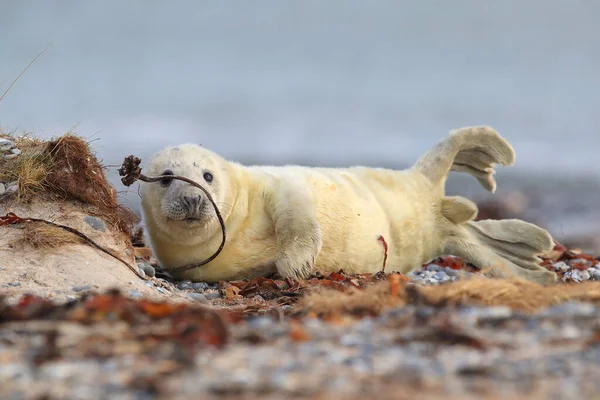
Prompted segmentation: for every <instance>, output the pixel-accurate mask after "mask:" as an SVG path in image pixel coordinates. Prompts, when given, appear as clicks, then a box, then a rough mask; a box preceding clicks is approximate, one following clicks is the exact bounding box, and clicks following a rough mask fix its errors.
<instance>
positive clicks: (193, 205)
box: [183, 194, 202, 213]
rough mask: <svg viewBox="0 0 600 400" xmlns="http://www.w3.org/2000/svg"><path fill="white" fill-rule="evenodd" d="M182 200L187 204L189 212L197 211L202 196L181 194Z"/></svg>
mask: <svg viewBox="0 0 600 400" xmlns="http://www.w3.org/2000/svg"><path fill="white" fill-rule="evenodd" d="M183 202H184V203H185V205H186V206H187V208H188V210H189V211H190V212H193V213H195V212H197V211H198V209H199V208H200V203H201V202H202V196H200V195H199V194H194V195H190V196H183Z"/></svg>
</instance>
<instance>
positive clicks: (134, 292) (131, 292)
mask: <svg viewBox="0 0 600 400" xmlns="http://www.w3.org/2000/svg"><path fill="white" fill-rule="evenodd" d="M128 293H129V296H131V297H134V298H136V299H138V298H140V297H142V293H141V292H140V291H139V290H137V289H129V291H128Z"/></svg>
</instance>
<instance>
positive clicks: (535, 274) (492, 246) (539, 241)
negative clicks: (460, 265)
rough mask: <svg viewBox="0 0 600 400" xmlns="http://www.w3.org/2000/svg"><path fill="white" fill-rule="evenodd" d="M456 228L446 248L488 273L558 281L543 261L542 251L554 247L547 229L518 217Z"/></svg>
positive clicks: (447, 250)
mask: <svg viewBox="0 0 600 400" xmlns="http://www.w3.org/2000/svg"><path fill="white" fill-rule="evenodd" d="M456 228H457V229H456V235H451V236H450V238H449V239H447V240H446V242H445V251H446V252H448V253H449V254H453V255H456V256H459V257H463V258H465V259H466V260H467V261H469V262H470V263H472V264H474V265H475V266H477V267H479V268H481V269H482V272H484V273H485V274H486V275H488V276H494V277H511V276H512V277H514V276H517V277H521V278H524V279H527V280H530V281H533V282H538V283H542V284H547V283H553V282H556V281H557V279H558V278H557V276H556V274H555V273H554V272H551V271H549V270H547V269H546V268H544V267H542V266H541V265H540V262H541V259H540V258H539V255H541V254H544V253H547V252H549V251H550V250H552V248H553V247H554V241H553V240H552V237H551V236H550V234H549V233H548V232H547V231H546V230H544V229H542V228H540V227H538V226H536V225H533V224H531V223H528V222H525V221H521V220H518V219H505V220H484V221H467V222H465V223H462V224H460V225H457V227H456Z"/></svg>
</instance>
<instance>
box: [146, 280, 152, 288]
mask: <svg viewBox="0 0 600 400" xmlns="http://www.w3.org/2000/svg"><path fill="white" fill-rule="evenodd" d="M144 284H145V285H146V286H148V287H154V282H152V281H145V282H144Z"/></svg>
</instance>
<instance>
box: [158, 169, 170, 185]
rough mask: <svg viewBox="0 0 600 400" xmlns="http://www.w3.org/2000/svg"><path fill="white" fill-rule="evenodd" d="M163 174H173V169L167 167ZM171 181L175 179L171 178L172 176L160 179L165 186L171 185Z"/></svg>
mask: <svg viewBox="0 0 600 400" xmlns="http://www.w3.org/2000/svg"><path fill="white" fill-rule="evenodd" d="M161 175H173V171H171V170H170V169H167V170H165V171H164V172H163V173H162V174H161ZM171 182H173V179H171V178H162V179H161V180H160V184H161V185H163V186H165V187H166V186H169V185H170V184H171Z"/></svg>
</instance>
